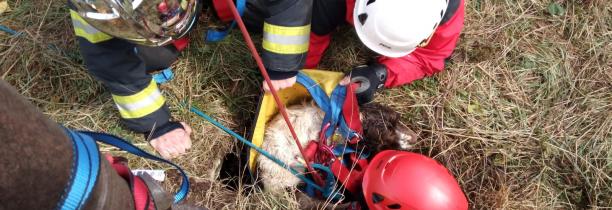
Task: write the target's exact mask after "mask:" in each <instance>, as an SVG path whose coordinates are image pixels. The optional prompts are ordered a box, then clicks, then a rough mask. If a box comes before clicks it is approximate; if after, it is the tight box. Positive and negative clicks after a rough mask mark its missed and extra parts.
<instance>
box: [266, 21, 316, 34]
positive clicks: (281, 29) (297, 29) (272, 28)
mask: <svg viewBox="0 0 612 210" xmlns="http://www.w3.org/2000/svg"><path fill="white" fill-rule="evenodd" d="M264 33H271V34H276V35H282V36H303V35H309V34H310V24H308V25H305V26H290V27H288V26H278V25H272V24H269V23H266V22H264Z"/></svg>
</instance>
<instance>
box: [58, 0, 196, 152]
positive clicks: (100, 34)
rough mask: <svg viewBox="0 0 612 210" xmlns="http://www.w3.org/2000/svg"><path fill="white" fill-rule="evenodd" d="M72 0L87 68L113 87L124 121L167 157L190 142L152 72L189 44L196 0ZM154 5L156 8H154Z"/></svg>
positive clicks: (75, 22) (186, 131)
mask: <svg viewBox="0 0 612 210" xmlns="http://www.w3.org/2000/svg"><path fill="white" fill-rule="evenodd" d="M114 2H115V1H108V0H93V1H91V0H70V1H69V2H68V6H69V8H70V16H71V18H72V23H73V27H74V31H75V34H76V37H77V42H78V43H79V47H80V51H81V55H82V56H83V60H84V61H85V64H86V67H87V70H88V71H89V73H90V74H91V75H92V76H93V77H94V78H95V79H96V80H98V81H100V82H102V84H103V85H104V86H105V87H106V89H107V90H108V91H110V93H111V95H112V99H113V102H114V103H115V106H116V108H117V110H118V111H119V114H120V116H121V121H122V122H123V124H124V125H125V126H126V127H127V128H129V129H130V130H133V131H135V132H139V133H143V134H144V135H145V138H146V139H148V140H150V141H149V142H150V144H151V146H152V147H153V148H154V149H155V150H156V151H157V152H158V153H159V154H160V155H162V156H163V157H164V158H173V157H177V156H178V155H180V154H183V153H185V152H186V150H187V149H189V148H190V147H191V139H190V134H191V128H190V127H189V125H187V124H186V123H184V122H177V121H173V120H171V114H170V110H169V109H168V106H167V104H166V99H165V98H164V96H163V95H162V94H161V92H160V90H159V89H158V86H157V83H156V82H155V80H153V79H152V76H151V75H150V74H148V72H151V71H156V70H162V69H165V68H167V67H170V65H171V64H172V63H173V62H174V61H175V60H176V59H177V57H178V54H179V52H180V51H181V50H183V49H184V48H185V47H186V45H187V40H186V38H185V37H186V34H187V32H188V31H189V30H190V29H191V28H192V27H193V25H194V24H195V22H196V19H197V16H198V13H199V11H200V8H199V7H200V3H199V2H198V1H196V0H185V1H181V0H163V1H162V0H153V1H148V0H147V1H121V2H122V3H123V4H122V5H118V4H116V3H114ZM152 11H155V12H152Z"/></svg>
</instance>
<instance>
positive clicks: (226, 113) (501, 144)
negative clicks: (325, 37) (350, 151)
mask: <svg viewBox="0 0 612 210" xmlns="http://www.w3.org/2000/svg"><path fill="white" fill-rule="evenodd" d="M8 3H9V6H10V7H11V10H10V11H8V12H5V13H3V14H2V15H1V16H0V24H2V25H4V26H7V27H9V28H11V29H13V30H16V31H19V32H22V34H21V35H20V36H8V35H7V34H5V33H0V77H1V78H2V79H4V80H7V81H8V82H9V83H11V84H12V85H14V86H15V87H16V88H17V89H18V90H19V91H21V93H22V94H23V95H25V96H26V97H28V98H29V99H30V100H31V101H32V102H33V103H34V104H36V105H37V106H38V107H39V108H40V109H41V110H42V111H43V112H44V113H45V114H47V115H48V116H49V117H51V118H52V119H54V120H56V121H58V122H61V123H63V124H66V125H68V126H70V127H74V128H80V129H90V130H98V131H105V132H110V133H114V134H118V135H121V136H124V137H126V138H129V139H133V141H134V142H135V143H136V144H137V145H139V146H142V147H143V148H146V149H149V150H150V147H148V146H147V145H146V143H145V142H144V141H143V138H142V137H141V136H140V135H138V134H133V133H131V132H129V131H126V130H124V129H123V128H122V127H121V126H119V125H118V123H117V122H118V116H117V113H116V111H115V110H114V108H113V105H112V102H111V99H110V94H108V93H107V92H106V91H105V90H104V89H103V88H102V87H101V85H100V83H98V82H96V81H94V80H93V79H92V78H91V77H90V76H89V75H88V74H87V72H86V70H85V68H84V65H83V62H82V60H81V58H80V55H79V52H78V48H77V45H76V43H75V41H74V36H73V33H72V28H71V26H70V21H69V16H68V13H67V10H66V8H65V7H64V4H63V3H64V1H48V2H39V1H27V0H9V1H8ZM553 4H556V5H559V6H561V7H562V8H563V11H561V12H559V11H558V10H554V11H552V12H551V11H550V9H549V8H550V6H551V5H553ZM465 22H466V26H465V28H464V31H463V34H462V36H461V39H460V42H459V44H458V46H457V49H456V50H455V53H454V55H453V57H452V61H451V62H450V63H449V65H448V66H447V67H446V70H445V71H444V72H442V73H440V74H438V75H436V76H434V77H432V78H427V79H424V80H421V81H417V82H414V83H413V84H411V85H408V86H405V87H401V88H396V89H390V90H386V91H384V93H382V94H379V96H378V97H377V100H378V101H380V102H383V103H387V104H390V105H391V106H393V107H394V108H395V109H397V110H398V111H399V112H400V113H402V114H403V122H404V123H406V124H407V125H409V126H410V127H411V128H413V129H414V130H415V131H417V132H418V134H419V138H420V141H419V143H418V144H417V145H416V147H415V152H420V153H423V154H426V155H428V156H431V157H434V158H435V159H437V160H439V161H440V162H441V163H443V164H444V165H445V166H446V167H448V168H449V169H450V171H451V172H452V173H453V175H455V176H456V177H457V179H458V180H459V182H460V184H461V186H462V187H463V189H464V191H465V193H466V195H467V196H468V199H469V201H470V205H471V207H472V208H474V209H610V208H612V5H611V4H609V3H608V1H605V0H571V1H569V0H568V1H562V0H555V1H542V0H530V1H527V0H514V1H512V0H496V1H482V0H474V1H468V2H467V5H466V20H465ZM202 25H203V24H202ZM203 32H204V29H203V27H200V28H199V29H198V31H197V32H196V33H195V36H194V37H193V41H192V43H191V47H190V48H189V49H188V50H187V51H186V52H185V53H184V55H183V56H182V57H181V59H180V61H179V62H178V63H177V64H176V66H175V70H176V71H175V73H176V74H177V78H176V79H175V80H173V81H172V82H171V83H170V84H168V85H163V86H162V89H163V91H164V94H165V95H167V96H173V97H169V101H170V102H169V104H170V105H171V107H172V110H173V113H174V116H175V117H176V118H178V119H181V120H185V121H187V122H189V123H190V124H191V125H192V127H193V128H194V130H195V131H196V132H195V134H194V135H193V136H192V137H193V140H194V145H193V146H194V149H193V150H192V151H191V152H190V153H189V154H188V155H186V156H184V157H182V158H181V159H178V160H177V162H178V163H179V164H180V165H182V166H184V168H185V169H186V170H187V171H188V172H189V174H190V176H191V177H193V179H194V181H196V182H197V184H196V186H197V187H195V188H194V191H193V193H192V194H191V197H190V200H191V201H193V202H196V203H197V204H200V205H206V206H209V207H211V208H212V209H221V208H226V209H235V208H241V209H245V208H246V209H254V208H260V209H286V208H289V209H290V208H295V207H296V206H295V202H293V201H291V199H287V198H275V197H271V196H269V195H266V194H264V193H261V192H258V191H255V192H253V193H252V194H250V195H243V194H241V193H236V192H233V191H228V190H227V189H225V188H224V187H223V186H222V184H221V183H220V182H219V181H216V179H215V177H216V176H217V173H218V170H219V167H220V160H221V158H222V157H223V156H224V155H225V154H226V153H228V152H232V148H233V147H234V146H236V144H235V142H234V141H233V140H232V139H231V138H229V137H228V136H227V135H225V134H224V133H222V132H221V131H219V130H217V129H215V128H213V127H212V126H211V125H210V124H207V123H205V122H203V121H202V120H200V119H199V118H197V117H195V116H194V115H192V114H190V113H189V112H187V111H186V110H184V109H181V108H180V107H179V106H178V105H179V103H180V102H181V101H183V100H187V101H189V102H190V103H192V104H195V105H197V106H199V107H200V108H202V109H203V110H204V111H206V112H207V113H210V114H212V115H214V116H215V117H217V118H219V119H220V120H221V122H222V123H224V124H226V125H228V126H229V127H231V128H232V129H233V130H235V131H237V132H239V133H241V134H244V135H247V134H248V131H249V129H250V123H251V121H252V119H253V116H254V110H255V108H256V103H257V98H258V96H259V94H260V90H259V84H260V82H259V81H260V80H261V78H260V76H259V74H258V72H257V71H256V70H254V69H255V64H254V62H253V61H252V59H251V58H250V55H249V54H248V51H247V50H246V47H245V44H244V43H243V41H242V38H241V36H240V35H239V33H238V31H234V32H233V33H232V35H231V37H229V38H228V39H226V40H225V41H223V42H221V43H218V44H204V43H203V42H202V40H201V39H200V37H202V34H203ZM367 55H368V52H367V50H366V49H365V48H364V47H362V46H361V45H360V44H359V43H358V41H356V37H355V35H354V34H353V32H352V31H351V30H350V29H342V30H340V31H338V32H337V33H336V36H334V41H333V44H332V46H331V49H330V51H328V53H327V54H326V56H325V57H324V58H323V60H324V61H323V63H322V66H321V68H322V69H333V70H339V71H345V70H349V69H350V67H352V66H355V65H358V64H362V63H364V62H365V61H366V59H367V58H368V56H367ZM103 150H104V151H109V152H112V153H115V154H120V155H125V154H124V153H122V152H117V151H115V150H114V149H112V148H106V147H103ZM130 163H131V165H132V167H135V168H165V167H167V166H164V165H157V164H155V163H151V162H145V161H142V160H139V159H135V158H131V162H130ZM240 190H247V189H240ZM288 197H291V196H290V195H288Z"/></svg>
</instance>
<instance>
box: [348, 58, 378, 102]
mask: <svg viewBox="0 0 612 210" xmlns="http://www.w3.org/2000/svg"><path fill="white" fill-rule="evenodd" d="M347 76H350V77H351V82H354V83H358V84H360V86H359V88H357V90H356V91H355V93H356V94H357V102H358V103H359V104H360V105H361V104H366V103H368V102H370V101H372V100H374V93H376V91H378V90H380V89H382V88H383V87H384V85H385V81H386V80H387V67H385V65H382V64H380V63H372V64H369V65H362V66H357V67H355V68H354V69H353V70H351V71H350V72H348V73H347Z"/></svg>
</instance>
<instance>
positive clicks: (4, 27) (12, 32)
mask: <svg viewBox="0 0 612 210" xmlns="http://www.w3.org/2000/svg"><path fill="white" fill-rule="evenodd" d="M0 31H4V32H6V33H8V34H10V35H11V36H19V35H21V32H17V31H14V30H13V29H10V28H8V27H6V26H3V25H0Z"/></svg>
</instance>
